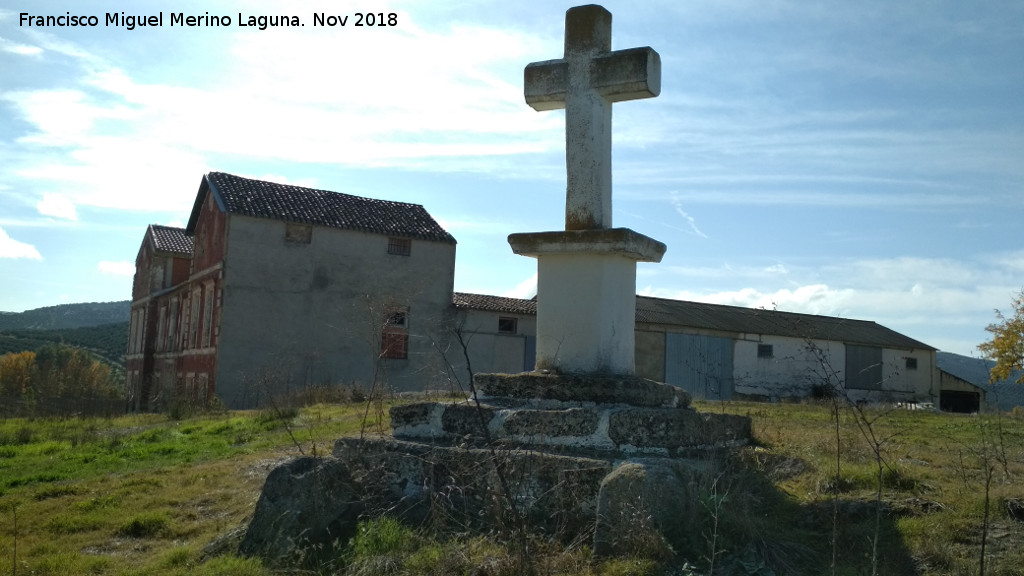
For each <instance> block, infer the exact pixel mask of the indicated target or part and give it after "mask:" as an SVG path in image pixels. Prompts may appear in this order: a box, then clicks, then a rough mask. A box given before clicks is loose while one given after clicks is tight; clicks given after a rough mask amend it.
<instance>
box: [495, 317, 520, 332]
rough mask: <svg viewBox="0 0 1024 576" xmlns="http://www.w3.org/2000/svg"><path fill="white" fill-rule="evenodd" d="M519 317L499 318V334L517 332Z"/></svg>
mask: <svg viewBox="0 0 1024 576" xmlns="http://www.w3.org/2000/svg"><path fill="white" fill-rule="evenodd" d="M518 323H519V320H518V318H506V317H499V318H498V333H499V334H515V333H516V331H517V328H518Z"/></svg>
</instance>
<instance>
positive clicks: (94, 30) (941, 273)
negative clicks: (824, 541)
mask: <svg viewBox="0 0 1024 576" xmlns="http://www.w3.org/2000/svg"><path fill="white" fill-rule="evenodd" d="M570 6H572V4H569V3H559V2H554V1H550V0H548V1H544V2H539V1H522V2H507V1H504V0H502V1H492V0H479V1H477V0H464V1H457V2H438V1H437V0H431V1H416V0H412V1H408V2H405V1H395V2H390V3H388V2H382V1H379V0H374V1H372V2H348V1H339V0H332V1H327V2H321V1H318V0H309V1H303V2H287V3H285V2H266V1H264V2H258V1H257V2H252V1H247V2H244V3H243V2H229V1H225V2H222V1H218V0H205V1H201V2H200V1H192V0H169V1H164V2H155V3H154V2H131V3H130V4H129V3H128V2H125V1H124V0H122V2H121V3H120V4H118V3H111V2H92V1H89V0H78V1H75V2H50V1H40V0H32V1H29V0H14V1H13V2H12V1H11V0H0V310H4V311H14V312H17V311H22V310H26V309H32V308H37V307H42V306H50V305H54V304H60V303H65V302H94V301H112V300H126V299H129V298H130V296H131V281H132V274H133V273H134V261H135V256H136V254H137V253H138V249H139V246H140V244H141V241H142V238H143V235H144V233H145V230H146V226H147V225H148V224H151V223H156V224H165V225H173V226H183V225H184V224H185V223H186V222H187V221H188V217H189V212H190V210H191V208H192V203H193V200H194V198H195V194H196V192H197V191H198V188H199V183H200V181H201V179H202V175H203V174H204V173H206V172H209V171H222V172H230V173H233V174H238V175H242V176H247V177H253V178H261V179H266V180H273V181H277V182H283V183H289V184H295V185H301V186H309V187H315V188H322V189H327V190H333V191H338V192H345V193H348V194H355V195H359V196H367V197H373V198H383V199H389V200H396V201H402V202H414V203H417V204H422V205H423V206H425V207H426V208H427V210H428V211H429V212H430V213H431V214H432V215H433V216H434V217H435V218H436V219H437V220H438V221H439V222H440V223H441V224H442V225H443V226H444V227H445V228H446V229H448V231H449V232H451V233H452V234H453V235H454V236H455V237H456V239H457V240H458V248H457V264H456V272H455V288H456V290H459V291H464V292H478V293H485V294H496V295H505V296H519V297H529V296H532V295H533V294H534V291H535V289H536V288H535V287H536V276H535V272H536V262H535V261H534V260H533V259H530V258H525V257H521V256H516V255H514V254H512V252H511V249H510V248H509V246H508V243H507V240H506V238H507V236H508V234H510V233H514V232H535V231H545V230H558V229H561V228H562V227H563V225H564V204H565V142H564V113H563V112H562V111H549V112H536V111H534V110H533V109H531V108H530V107H529V106H527V105H526V104H525V102H524V100H523V95H522V94H523V67H524V66H525V65H526V64H528V63H530V62H535V61H541V60H549V59H554V58H560V57H561V56H562V52H563V31H564V14H565V10H566V9H567V8H569V7H570ZM604 6H605V7H606V8H608V9H609V10H610V11H611V12H612V13H613V16H614V20H613V31H612V43H613V49H623V48H632V47H638V46H651V47H653V48H654V49H655V50H657V51H658V53H659V54H660V55H661V61H662V91H661V95H660V96H659V97H657V98H654V99H646V100H637V101H631V102H622V103H617V104H615V105H614V112H613V114H614V128H613V217H614V225H615V226H617V227H629V228H632V229H634V230H636V231H638V232H640V233H642V234H645V235H647V236H650V237H653V238H655V239H657V240H660V241H662V242H664V243H665V244H667V246H668V251H667V253H666V255H665V257H664V259H663V260H662V262H661V263H658V264H653V263H644V264H640V266H639V268H638V271H637V289H638V292H639V293H641V294H645V295H651V296H657V297H664V298H678V299H687V300H697V301H702V302H711V303H719V304H729V305H738V306H749V307H763V308H768V309H773V308H774V309H778V310H785V311H793V312H804V313H811V314H822V315H828V316H843V317H849V318H857V319H862V320H872V321H875V322H878V323H880V324H882V325H884V326H887V327H889V328H892V329H893V330H896V331H898V332H901V333H903V334H906V335H908V336H910V337H912V338H916V339H918V340H920V341H923V342H925V343H927V344H929V345H931V346H934V347H936V348H938V349H941V350H945V351H950V352H955V353H959V354H966V355H974V356H976V355H978V352H977V350H976V346H977V345H978V344H979V343H981V342H982V341H984V340H986V339H987V337H988V334H987V333H986V332H985V326H986V325H988V324H990V323H991V322H993V321H994V320H995V319H996V316H995V312H994V310H996V309H1002V310H1004V311H1007V310H1008V309H1009V307H1010V302H1011V298H1012V297H1013V296H1014V295H1015V294H1017V293H1019V292H1020V291H1021V290H1022V289H1024V233H1022V226H1021V223H1022V222H1024V65H1022V64H1021V55H1022V54H1024V3H1021V2H1019V1H1018V0H993V1H990V2H970V3H968V2H961V1H958V0H933V1H918V0H908V1H905V2H897V3H894V2H890V1H887V0H886V1H876V0H864V1H858V2H846V1H842V2H840V1H836V2H831V1H828V2H824V1H823V2H813V1H812V2H808V1H805V0H794V1H788V0H761V1H741V0H716V1H704V0H688V1H680V0H670V1H665V2H661V1H644V2H635V1H633V2H619V1H609V2H606V3H605V4H604ZM367 8H371V9H372V10H374V12H373V14H374V15H375V16H374V20H375V21H376V20H380V19H381V18H380V15H381V13H383V15H384V16H385V18H384V20H385V22H387V21H388V20H390V15H391V14H394V15H395V18H394V20H393V21H394V25H393V26H372V27H369V26H362V27H356V26H355V23H356V18H358V16H357V13H361V14H366V13H365V10H366V9H367ZM69 10H70V12H71V15H80V16H96V17H97V21H98V25H97V26H78V27H67V26H65V27H60V26H34V25H33V26H29V25H28V22H25V23H23V22H22V19H21V17H20V14H21V13H22V12H26V13H28V14H29V15H30V16H46V15H51V16H57V15H67V12H68V11H69ZM114 10H116V11H117V12H119V13H120V12H121V11H123V12H124V14H123V15H124V16H133V15H134V16H140V17H141V16H151V15H158V14H161V13H162V14H163V25H162V26H136V27H135V28H134V29H132V30H129V29H127V26H125V25H121V26H115V25H109V26H108V25H105V24H106V16H107V13H108V12H111V11H114ZM111 13H113V12H111ZM172 13H173V14H178V13H183V14H185V15H196V16H205V15H207V14H209V15H212V16H228V17H230V19H231V24H230V25H228V26H194V27H187V26H186V27H183V26H180V25H176V26H171V25H170V20H171V15H172ZM319 13H323V14H325V15H336V16H340V17H344V16H348V20H346V25H345V26H333V27H327V26H314V14H319ZM261 15H264V16H278V15H287V16H294V17H297V18H298V19H299V22H300V23H301V24H304V25H303V26H295V27H291V26H289V27H272V26H268V27H266V29H264V30H260V29H259V26H258V25H256V26H239V22H240V21H248V19H249V17H250V16H261ZM363 19H364V20H368V18H367V17H366V16H364V17H363ZM29 21H31V20H29Z"/></svg>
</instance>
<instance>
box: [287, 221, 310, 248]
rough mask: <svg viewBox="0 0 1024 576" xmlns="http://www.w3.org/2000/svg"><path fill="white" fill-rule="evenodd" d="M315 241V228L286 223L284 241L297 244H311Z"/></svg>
mask: <svg viewBox="0 0 1024 576" xmlns="http://www.w3.org/2000/svg"><path fill="white" fill-rule="evenodd" d="M312 240H313V227H312V226H310V225H308V224H296V223H295V222H285V225H284V241H285V242H294V243H295V244H309V243H310V242H311V241H312Z"/></svg>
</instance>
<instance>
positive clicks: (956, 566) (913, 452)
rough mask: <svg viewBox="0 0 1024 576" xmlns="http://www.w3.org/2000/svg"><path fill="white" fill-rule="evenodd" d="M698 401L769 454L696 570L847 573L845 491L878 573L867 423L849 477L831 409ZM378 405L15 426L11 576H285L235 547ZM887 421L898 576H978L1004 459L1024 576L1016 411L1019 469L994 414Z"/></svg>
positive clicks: (445, 546) (744, 462)
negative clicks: (292, 474)
mask: <svg viewBox="0 0 1024 576" xmlns="http://www.w3.org/2000/svg"><path fill="white" fill-rule="evenodd" d="M698 408H699V409H700V410H702V411H715V412H723V411H724V412H729V413H735V414H746V415H749V416H750V417H751V418H752V421H753V427H754V435H755V440H756V446H754V447H751V448H748V449H746V450H745V451H744V452H743V453H742V455H741V456H740V457H739V458H738V459H737V462H738V464H736V466H735V467H734V469H733V470H732V471H731V472H730V473H729V474H728V475H727V476H723V477H722V478H720V479H719V482H718V483H716V484H715V485H714V491H713V492H712V491H709V490H710V488H708V487H705V488H704V490H705V491H704V492H702V498H703V501H705V502H712V503H716V502H717V503H719V504H720V505H718V506H717V507H716V508H715V509H716V511H717V513H718V515H719V523H718V533H717V540H716V542H717V543H716V549H715V550H706V549H705V550H703V552H701V553H700V555H701V556H702V557H701V558H697V557H695V558H689V560H690V561H691V562H694V563H695V564H697V565H698V567H702V566H706V564H707V561H706V559H707V558H708V557H711V556H714V557H715V558H716V559H717V560H716V565H717V566H718V567H719V568H721V572H720V573H723V574H725V573H729V574H764V575H767V574H770V573H774V574H777V575H779V576H781V575H783V574H799V573H809V574H831V573H832V572H831V569H830V565H829V563H830V561H829V556H830V550H831V530H832V505H833V498H834V497H835V495H836V489H837V488H838V498H839V501H840V504H841V505H840V507H839V513H840V521H839V523H838V526H837V528H838V530H837V532H838V535H839V538H840V540H841V543H842V545H841V547H840V549H839V552H838V559H839V562H838V565H837V569H836V571H835V573H836V574H839V575H846V574H848V575H854V574H862V573H869V572H867V571H866V570H867V568H868V567H869V566H870V564H869V560H867V559H866V555H868V556H869V555H870V538H871V536H872V534H873V527H874V515H873V510H874V508H873V505H874V496H875V490H876V482H877V468H876V463H875V460H874V455H873V453H872V451H871V449H870V447H869V446H868V445H867V444H866V443H865V441H864V439H863V437H862V436H861V435H860V432H859V431H858V430H857V428H856V426H855V425H854V423H853V421H852V420H851V419H850V417H849V416H843V418H842V420H841V433H840V438H839V446H840V452H841V458H842V460H841V470H840V473H839V475H838V476H837V475H836V470H835V450H836V438H835V432H834V424H833V422H832V420H831V416H830V413H829V408H828V406H827V405H824V404H822V405H814V404H754V403H714V404H702V405H700V406H698ZM364 409H365V405H322V404H321V405H314V406H310V407H307V408H302V409H301V410H295V411H287V412H229V413H224V414H213V415H199V416H192V417H188V418H184V419H180V420H174V419H170V418H168V417H166V416H161V415H152V414H147V415H132V416H124V417H119V418H112V419H85V418H69V419H36V420H25V419H8V420H4V421H0V575H6V574H9V573H12V572H13V571H14V569H15V567H16V570H17V574H37V575H41V576H44V575H56V574H98V575H107V574H110V575H122V574H124V575H135V574H138V575H149V574H156V575H185V574H188V575H194V574H198V575H205V574H211V575H212V574H227V575H233V574H234V575H246V576H248V575H253V576H255V575H261V576H263V575H270V574H281V573H282V572H281V571H278V570H275V571H272V570H270V569H269V568H265V567H264V566H262V564H261V563H260V562H259V561H257V560H253V559H244V558H238V557H235V556H233V555H232V554H230V546H229V545H225V544H223V543H224V542H228V541H229V540H225V539H224V538H223V536H224V535H225V534H229V533H231V532H232V531H236V533H237V529H238V528H239V527H241V526H244V524H245V522H246V520H247V517H248V516H249V515H250V514H251V513H252V510H253V508H254V505H255V502H256V499H257V498H258V496H259V490H260V488H261V486H262V482H263V479H264V478H265V477H266V474H267V472H269V470H270V469H272V468H273V467H274V466H275V465H277V464H278V463H280V462H282V461H284V460H285V459H287V458H290V457H293V456H297V455H298V454H299V447H300V446H301V448H302V451H303V452H305V453H306V454H312V453H317V454H323V453H325V452H328V451H329V450H330V448H331V445H332V443H333V440H334V439H335V438H337V437H339V436H342V435H352V434H358V433H359V430H360V428H361V427H362V422H361V419H362V417H363V415H364ZM374 412H375V411H373V410H371V411H370V413H371V414H373V413H374ZM878 415H879V416H880V418H879V419H878V420H877V421H876V422H875V427H876V432H877V433H878V436H879V437H881V438H884V439H885V442H884V448H883V456H884V458H885V463H886V464H885V467H884V469H883V479H882V480H883V499H884V500H885V501H886V505H887V510H888V512H887V513H886V515H885V522H884V523H883V525H882V534H883V539H882V546H881V548H880V554H881V557H882V558H883V560H884V561H883V562H882V563H881V569H880V572H881V573H882V574H900V573H907V572H906V570H908V567H909V569H910V570H913V569H916V570H918V572H919V573H920V574H922V575H923V576H931V575H947V574H949V575H959V574H977V572H978V558H979V556H978V555H979V552H980V544H981V535H982V530H981V528H982V518H983V515H984V489H983V488H984V476H985V474H984V472H985V470H986V468H985V464H986V463H989V464H992V463H993V462H994V463H995V466H994V476H993V480H994V481H993V484H992V489H991V494H990V496H991V506H990V514H991V520H990V527H989V532H988V537H987V538H988V541H987V545H986V548H987V551H988V555H987V560H986V574H989V575H993V576H1002V575H1010V574H1020V573H1021V572H1020V566H1022V565H1024V523H1021V522H1019V521H1015V520H1013V519H1012V518H1010V517H1009V515H1008V513H1007V511H1006V503H1007V502H1008V501H1010V500H1012V499H1016V498H1024V482H1022V481H1021V478H1024V418H1020V417H1013V416H1003V418H1002V427H1003V437H1002V442H1003V448H1004V451H1005V453H1006V455H1007V458H1006V466H1005V468H1004V466H1003V464H1002V463H1001V462H996V461H994V460H993V459H992V458H991V457H989V458H988V459H987V460H986V459H985V458H984V456H985V455H986V454H988V455H989V456H991V451H989V452H983V451H982V448H983V447H985V446H988V447H989V448H991V447H992V446H993V442H991V441H990V442H989V443H987V444H986V443H984V442H983V441H982V431H983V430H986V431H991V430H994V428H992V427H987V428H986V427H983V426H982V424H985V425H986V426H987V425H989V424H992V423H993V422H992V420H991V418H992V417H989V416H986V417H979V416H967V415H953V414H938V413H930V412H910V411H894V412H891V413H885V414H878ZM286 424H287V426H286ZM375 424H376V423H374V426H371V428H375ZM987 437H988V438H989V440H994V439H995V436H994V435H993V434H989V435H988V436H987ZM296 443H298V444H299V446H297V445H296ZM15 512H16V513H17V533H16V534H15V530H14V514H15ZM704 513H705V514H706V512H704ZM15 536H16V537H17V558H16V562H15V558H14V548H15ZM584 540H585V539H584ZM717 554H721V556H718V555H717ZM528 562H529V563H530V567H532V568H533V569H534V570H535V572H536V573H540V574H579V575H588V576H601V575H605V576H612V575H627V574H631V575H653V574H660V573H662V572H663V570H664V565H662V564H660V563H659V562H658V561H657V560H656V559H650V558H646V559H645V558H614V559H608V560H605V561H602V562H592V561H591V558H590V548H589V542H585V541H576V542H569V543H565V542H558V541H554V540H552V539H551V538H549V537H545V536H543V535H540V534H534V535H531V536H530V557H529V558H528ZM525 568H526V566H524V565H523V558H522V557H520V556H519V555H518V554H517V553H516V552H515V547H513V546H505V545H504V544H503V543H502V541H501V539H499V538H496V537H495V536H494V535H489V536H488V535H473V534H446V535H444V536H438V535H431V534H428V533H426V532H423V531H420V530H414V529H412V528H410V527H407V526H404V525H402V524H400V523H398V522H397V521H395V520H393V519H389V518H380V519H375V520H372V521H368V522H366V523H364V524H362V525H361V526H360V528H359V530H358V531H357V535H356V537H355V538H353V540H352V541H351V542H349V543H347V545H345V546H344V547H343V551H342V553H341V555H340V556H339V557H338V558H337V560H336V562H335V563H334V565H333V569H335V570H336V571H337V572H338V573H347V574H382V573H391V574H481V575H494V576H499V575H505V574H508V575H512V574H520V573H523V571H524V570H525ZM675 570H676V571H675V573H676V574H700V573H701V572H699V571H690V570H691V569H690V568H686V567H678V566H677V567H676V568H675ZM295 573H296V574H298V573H299V572H295ZM716 573H719V571H718V570H716Z"/></svg>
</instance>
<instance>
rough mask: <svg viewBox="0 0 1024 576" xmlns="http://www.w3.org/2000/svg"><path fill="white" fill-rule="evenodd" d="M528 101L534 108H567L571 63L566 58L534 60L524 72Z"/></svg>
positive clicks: (543, 109) (525, 93) (538, 109)
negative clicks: (566, 99)
mask: <svg viewBox="0 0 1024 576" xmlns="http://www.w3.org/2000/svg"><path fill="white" fill-rule="evenodd" d="M523 76H524V83H523V86H525V89H524V91H523V93H524V95H525V96H526V103H527V104H529V105H530V107H532V108H533V109H534V110H536V111H538V112H543V111H545V110H559V109H561V108H565V95H566V93H567V92H568V90H569V63H568V62H566V61H565V60H564V59H558V60H546V61H544V62H534V63H532V64H528V65H527V66H526V70H525V71H524V72H523Z"/></svg>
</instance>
